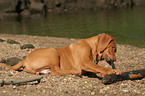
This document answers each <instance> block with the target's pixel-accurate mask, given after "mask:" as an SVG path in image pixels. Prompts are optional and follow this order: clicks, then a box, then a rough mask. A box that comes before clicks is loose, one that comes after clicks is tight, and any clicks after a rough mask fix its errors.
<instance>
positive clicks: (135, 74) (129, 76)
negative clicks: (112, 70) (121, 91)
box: [102, 69, 145, 84]
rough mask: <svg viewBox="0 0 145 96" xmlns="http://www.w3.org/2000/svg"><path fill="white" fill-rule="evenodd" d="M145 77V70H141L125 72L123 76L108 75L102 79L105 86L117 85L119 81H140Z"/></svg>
mask: <svg viewBox="0 0 145 96" xmlns="http://www.w3.org/2000/svg"><path fill="white" fill-rule="evenodd" d="M144 77H145V69H141V70H133V71H129V72H124V73H122V74H121V75H114V74H111V75H106V76H105V77H104V78H103V79H102V83H104V84H111V83H115V82H118V81H123V80H135V79H140V78H144Z"/></svg>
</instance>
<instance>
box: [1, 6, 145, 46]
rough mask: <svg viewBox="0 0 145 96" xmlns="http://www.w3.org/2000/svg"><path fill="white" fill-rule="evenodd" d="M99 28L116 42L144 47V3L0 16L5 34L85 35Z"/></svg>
mask: <svg viewBox="0 0 145 96" xmlns="http://www.w3.org/2000/svg"><path fill="white" fill-rule="evenodd" d="M103 32H104V33H107V34H109V35H111V36H112V37H113V38H114V39H115V40H116V42H117V43H121V44H130V45H134V46H138V47H145V7H138V8H134V9H117V10H101V11H95V12H94V11H93V12H92V11H91V12H90V11H89V12H78V13H77V12H75V13H71V14H70V13H67V14H59V15H48V17H47V18H44V17H41V16H31V17H20V18H18V17H16V16H11V17H7V18H4V19H3V20H0V33H8V34H27V35H40V36H54V37H67V38H87V37H91V36H95V35H97V34H99V33H103Z"/></svg>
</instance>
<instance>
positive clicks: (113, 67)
mask: <svg viewBox="0 0 145 96" xmlns="http://www.w3.org/2000/svg"><path fill="white" fill-rule="evenodd" d="M107 62H108V63H109V65H110V66H112V69H116V68H115V64H114V61H112V60H110V61H107Z"/></svg>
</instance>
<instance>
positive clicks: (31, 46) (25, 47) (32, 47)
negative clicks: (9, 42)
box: [20, 44, 35, 49]
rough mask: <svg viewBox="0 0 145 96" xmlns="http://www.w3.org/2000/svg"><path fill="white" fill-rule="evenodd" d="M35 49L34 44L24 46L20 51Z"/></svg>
mask: <svg viewBox="0 0 145 96" xmlns="http://www.w3.org/2000/svg"><path fill="white" fill-rule="evenodd" d="M27 48H28V49H34V48H35V47H34V46H33V45H32V44H24V45H22V46H20V49H27Z"/></svg>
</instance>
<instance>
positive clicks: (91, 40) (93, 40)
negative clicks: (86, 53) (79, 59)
mask: <svg viewBox="0 0 145 96" xmlns="http://www.w3.org/2000/svg"><path fill="white" fill-rule="evenodd" d="M84 40H85V41H86V42H87V43H88V44H89V45H90V47H91V49H92V61H93V62H94V63H97V62H98V61H99V59H100V58H101V57H100V55H99V54H98V52H97V48H98V46H99V45H98V42H99V37H98V36H94V37H91V38H87V39H84ZM96 57H97V60H96Z"/></svg>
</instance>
